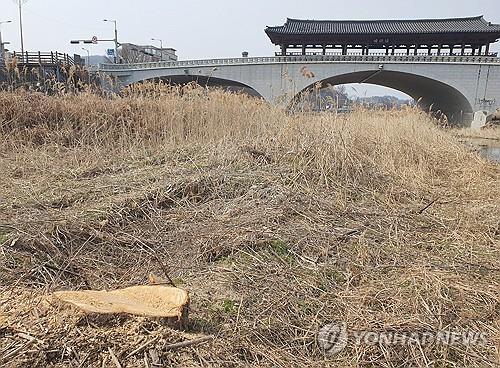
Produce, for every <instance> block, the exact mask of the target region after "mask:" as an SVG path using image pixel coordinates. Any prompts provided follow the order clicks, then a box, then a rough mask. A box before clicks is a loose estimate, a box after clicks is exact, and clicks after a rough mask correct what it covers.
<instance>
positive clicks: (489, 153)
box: [464, 138, 500, 163]
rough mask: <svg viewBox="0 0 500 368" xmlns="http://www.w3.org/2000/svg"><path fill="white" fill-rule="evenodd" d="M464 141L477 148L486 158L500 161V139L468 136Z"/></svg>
mask: <svg viewBox="0 0 500 368" xmlns="http://www.w3.org/2000/svg"><path fill="white" fill-rule="evenodd" d="M464 142H467V143H469V144H470V145H472V146H473V147H475V148H476V149H477V152H478V153H479V154H480V155H481V156H483V157H484V158H486V159H488V160H491V161H495V162H498V163H500V141H497V140H493V139H484V138H467V139H464Z"/></svg>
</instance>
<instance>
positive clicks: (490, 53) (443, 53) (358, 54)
mask: <svg viewBox="0 0 500 368" xmlns="http://www.w3.org/2000/svg"><path fill="white" fill-rule="evenodd" d="M302 55H307V56H323V55H326V56H331V55H334V56H342V55H343V54H342V52H341V51H338V52H326V53H325V54H323V53H322V52H321V51H317V52H314V51H312V52H311V51H307V52H306V53H305V54H303V53H302V52H287V53H286V54H283V53H281V52H277V53H275V56H302ZM346 56H469V57H470V56H473V57H478V56H479V57H497V56H498V53H497V52H489V53H487V54H485V53H482V54H477V53H474V54H473V53H471V52H466V53H463V54H461V53H460V54H457V53H452V54H450V53H446V52H442V53H441V54H439V55H437V54H429V53H428V52H419V53H417V54H415V53H414V52H413V51H412V52H411V53H407V52H396V53H394V54H392V53H391V52H389V53H388V54H387V53H385V52H370V54H368V55H364V54H363V53H362V52H350V53H349V54H347V55H346Z"/></svg>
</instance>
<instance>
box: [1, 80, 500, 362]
mask: <svg viewBox="0 0 500 368" xmlns="http://www.w3.org/2000/svg"><path fill="white" fill-rule="evenodd" d="M0 141H1V142H0V173H1V186H0V366H7V367H116V366H122V367H154V366H155V365H153V363H154V362H155V360H156V363H158V361H159V362H160V364H161V365H160V366H165V367H430V366H432V367H496V366H498V365H499V364H500V216H499V214H500V166H499V165H498V164H494V163H492V162H488V161H486V160H484V159H482V158H481V157H480V156H479V155H477V154H476V153H473V152H471V151H470V150H468V149H467V148H466V147H465V146H464V145H462V144H461V143H460V142H459V141H458V139H457V138H456V134H455V133H453V132H449V131H447V130H443V129H440V128H438V127H436V126H435V125H434V123H433V122H432V121H431V120H430V118H428V117H427V115H425V114H424V113H422V112H420V111H418V110H414V109H408V110H404V111H364V110H358V111H355V112H353V113H351V114H348V115H334V114H313V113H304V114H296V115H288V114H286V113H285V112H283V111H282V110H280V109H278V108H273V107H271V106H269V105H267V104H265V103H263V102H260V101H258V100H256V99H252V98H247V97H245V96H238V95H232V94H226V93H223V92H220V91H214V92H207V91H206V90H204V89H202V88H196V87H192V86H188V87H184V88H182V89H181V88H168V87H156V88H151V87H147V86H144V87H136V88H135V89H134V90H130V91H129V92H128V93H127V94H126V95H124V96H122V97H116V98H108V99H105V98H102V97H99V96H97V95H94V94H90V93H83V94H80V95H63V96H52V97H50V96H45V95H41V94H34V93H24V92H14V93H0ZM150 275H155V277H156V278H157V279H168V278H170V279H171V280H172V281H173V282H174V284H175V285H177V286H178V287H181V288H183V289H186V290H188V291H189V293H190V296H191V306H190V322H189V325H188V326H187V328H186V329H185V330H183V331H180V330H176V329H172V328H170V327H168V325H165V324H164V323H162V321H161V320H158V319H151V318H145V317H133V316H116V317H106V318H103V317H99V316H93V315H84V314H83V313H81V312H79V311H78V310H76V309H73V308H72V307H69V306H67V305H63V304H62V303H59V302H57V301H56V300H54V297H53V296H52V295H51V294H52V292H54V291H60V290H80V289H95V290H103V289H108V290H109V289H113V288H122V287H128V286H133V285H144V284H147V283H148V278H150ZM339 321H344V322H346V323H347V325H348V328H349V331H376V332H391V331H392V332H394V331H396V332H401V333H410V332H422V331H426V332H430V333H437V332H439V331H442V330H456V331H465V330H468V329H471V330H476V331H481V332H484V333H486V334H487V335H488V339H487V342H485V343H483V344H473V345H469V346H465V345H460V344H456V345H445V344H419V343H416V342H412V343H408V344H405V345H403V344H396V345H384V344H375V345H370V344H361V345H356V344H354V343H353V341H351V340H350V341H349V343H348V345H347V347H346V348H345V349H344V350H343V351H342V352H340V353H338V354H335V355H326V354H325V353H324V352H323V351H322V350H321V349H320V346H318V343H317V340H316V334H317V332H318V329H319V328H321V327H322V326H324V325H325V324H328V323H331V322H339ZM205 336H213V337H214V339H213V340H212V341H206V342H205V343H203V344H200V345H193V346H188V347H183V348H178V349H171V348H169V346H170V344H172V343H177V342H182V341H188V340H194V339H197V338H201V337H205ZM145 344H146V345H145ZM155 352H156V353H157V355H158V359H156V357H154V356H152V353H155ZM153 355H155V354H153Z"/></svg>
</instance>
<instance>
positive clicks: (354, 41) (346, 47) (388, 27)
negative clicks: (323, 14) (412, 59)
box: [265, 16, 500, 56]
mask: <svg viewBox="0 0 500 368" xmlns="http://www.w3.org/2000/svg"><path fill="white" fill-rule="evenodd" d="M265 32H266V34H267V35H268V36H269V38H270V39H271V42H272V43H273V44H275V45H278V46H280V48H281V52H279V53H277V55H282V56H285V55H306V54H317V55H321V54H323V55H325V54H329V53H332V52H333V53H338V54H342V55H347V54H348V53H349V54H350V53H359V54H362V55H368V54H370V53H374V52H376V53H383V54H386V55H395V54H406V55H410V54H412V55H418V54H426V55H427V54H428V55H432V54H434V55H445V54H448V55H490V44H491V43H494V42H496V41H497V40H498V39H499V38H500V25H498V24H492V23H491V22H488V21H486V20H485V19H484V18H483V16H478V17H467V18H448V19H416V20H300V19H290V18H288V19H287V21H286V23H285V24H284V25H282V26H276V27H267V28H266V30H265ZM289 50H299V51H295V52H293V51H291V52H290V51H289ZM328 50H332V51H331V52H327V51H328Z"/></svg>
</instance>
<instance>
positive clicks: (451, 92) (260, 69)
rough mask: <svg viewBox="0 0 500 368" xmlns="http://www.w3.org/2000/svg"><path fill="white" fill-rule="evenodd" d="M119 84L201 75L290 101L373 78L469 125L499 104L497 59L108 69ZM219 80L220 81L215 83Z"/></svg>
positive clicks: (272, 98) (275, 100) (271, 98)
mask: <svg viewBox="0 0 500 368" xmlns="http://www.w3.org/2000/svg"><path fill="white" fill-rule="evenodd" d="M107 73H108V74H110V75H112V76H114V77H116V78H117V79H118V83H119V85H120V86H126V85H129V84H132V83H136V82H140V81H144V80H148V79H155V78H171V79H172V80H175V79H176V78H184V79H186V78H191V79H199V78H204V79H205V80H208V81H210V79H212V80H218V81H222V83H225V82H227V84H234V85H239V86H247V87H250V88H252V89H253V90H255V91H256V92H257V93H258V94H259V95H261V96H262V97H263V98H265V99H266V100H267V101H269V102H272V103H280V104H285V105H286V104H289V103H290V102H291V101H293V99H294V98H295V97H296V96H297V94H299V93H300V92H302V91H304V90H305V89H307V88H308V87H310V86H313V85H314V84H315V83H317V82H326V83H330V84H332V85H335V84H344V83H359V82H364V83H372V84H377V85H383V86H387V87H391V88H395V89H398V90H400V91H402V92H405V93H407V94H408V95H410V96H412V97H413V98H415V99H416V100H418V99H421V102H422V105H423V107H424V108H430V107H432V109H433V110H434V111H436V110H438V109H439V110H441V111H443V112H445V113H446V114H447V115H448V116H449V117H451V119H452V120H454V121H456V122H460V121H464V122H465V123H466V124H470V122H471V121H472V119H473V114H474V113H475V112H477V111H486V112H487V113H491V112H493V111H494V110H495V109H496V108H498V107H500V63H457V62H448V63H446V62H369V61H364V62H351V61H338V62H335V61H297V62H295V61H294V62H284V63H276V62H270V63H266V62H262V63H249V64H246V65H245V64H244V65H241V64H235V65H210V64H208V65H204V64H201V65H198V66H196V65H188V66H169V67H151V66H148V68H136V69H134V68H133V67H132V66H131V68H130V69H123V70H116V71H112V72H107ZM219 83H221V82H219Z"/></svg>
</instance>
